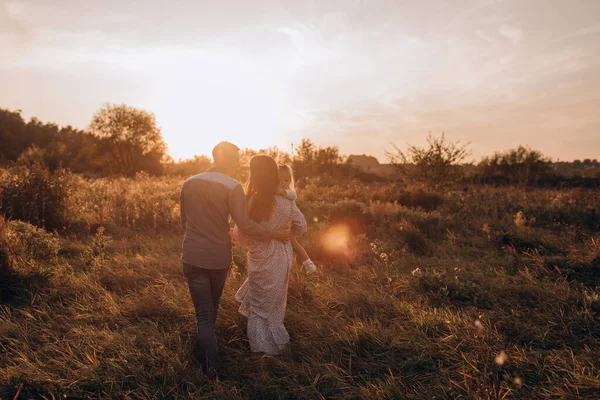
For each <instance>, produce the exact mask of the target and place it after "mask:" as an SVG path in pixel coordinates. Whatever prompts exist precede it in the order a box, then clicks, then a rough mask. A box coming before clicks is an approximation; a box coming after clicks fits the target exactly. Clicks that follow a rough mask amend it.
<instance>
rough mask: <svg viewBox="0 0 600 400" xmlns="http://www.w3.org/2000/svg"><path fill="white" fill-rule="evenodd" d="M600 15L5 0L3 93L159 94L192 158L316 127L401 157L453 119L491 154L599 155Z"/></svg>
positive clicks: (76, 118)
mask: <svg viewBox="0 0 600 400" xmlns="http://www.w3.org/2000/svg"><path fill="white" fill-rule="evenodd" d="M599 16H600V2H598V1H586V0H577V1H574V2H569V3H566V2H564V1H562V0H551V1H546V0H531V1H526V2H524V1H517V0H504V1H500V0H497V1H494V0H455V1H452V2H447V1H441V0H429V1H425V2H417V3H415V2H393V1H374V2H358V1H356V2H326V1H324V2H311V3H306V2H296V1H284V2H275V1H270V0H261V1H257V2H248V3H245V2H235V1H224V2H217V3H215V2H206V1H198V2H196V1H180V2H177V3H176V4H173V5H171V6H169V7H164V5H163V4H161V3H159V2H141V1H135V0H134V1H129V2H127V4H123V3H122V2H117V1H115V0H109V1H99V0H92V1H89V2H73V1H67V0H61V1H49V0H37V1H33V0H10V1H7V0H0V48H2V63H1V64H0V106H1V107H6V108H10V109H21V110H23V115H24V116H25V117H26V118H29V117H32V116H35V117H37V118H39V119H41V120H43V121H55V122H56V123H58V124H60V125H73V126H76V127H79V128H85V127H86V126H87V125H88V124H89V122H90V119H91V117H92V115H93V113H94V112H95V111H96V110H97V109H99V108H100V107H101V106H102V105H103V104H104V103H107V102H109V103H117V104H120V103H125V104H127V105H130V106H133V107H138V108H143V109H146V110H148V111H151V112H153V113H155V115H156V118H157V121H158V123H159V124H160V126H161V128H162V132H163V136H164V138H165V141H166V143H167V144H168V146H169V154H170V155H172V156H173V157H174V158H175V159H178V158H188V157H191V156H193V155H194V154H203V153H204V154H206V153H208V152H209V151H210V148H211V147H212V146H213V145H214V144H215V143H216V142H218V141H219V140H231V141H234V142H236V143H237V144H238V145H240V146H241V147H253V148H257V147H267V146H270V145H275V146H278V147H280V148H283V149H285V150H289V149H290V146H291V144H292V143H298V141H299V140H300V139H301V138H302V137H308V138H311V139H313V140H314V141H315V143H317V144H318V145H323V146H328V145H338V146H339V147H340V151H341V152H342V153H343V154H353V153H354V154H362V153H367V154H372V155H375V156H377V157H378V158H379V159H380V161H385V157H384V151H385V149H386V148H388V147H389V145H390V142H392V143H396V144H398V145H401V146H403V145H405V144H406V143H412V144H416V145H420V144H423V143H424V142H425V137H426V135H427V134H428V133H429V132H433V133H436V134H439V133H441V132H442V131H443V132H445V133H446V135H447V137H448V138H449V139H451V140H462V141H464V142H471V148H472V150H473V158H474V159H478V158H479V157H481V156H484V155H488V154H490V153H491V152H493V151H497V150H503V149H509V148H514V147H516V146H518V145H520V144H523V145H533V146H535V147H537V148H538V149H539V150H541V151H542V152H543V153H544V154H547V155H548V156H550V157H553V158H561V159H563V160H566V159H574V158H580V159H584V158H596V157H597V155H596V154H594V151H593V149H597V148H599V147H600V136H599V135H598V128H599V127H600V116H599V114H598V113H597V112H596V111H595V110H597V109H599V108H600V95H599V93H600V78H599V77H600V73H599V72H600V58H599V56H598V54H600V17H599ZM542 139H543V140H542Z"/></svg>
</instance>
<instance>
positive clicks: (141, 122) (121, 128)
mask: <svg viewBox="0 0 600 400" xmlns="http://www.w3.org/2000/svg"><path fill="white" fill-rule="evenodd" d="M89 130H90V132H91V133H92V134H93V135H94V136H96V137H98V138H100V139H102V140H103V144H104V147H105V150H107V151H108V152H110V154H111V155H112V157H113V159H114V161H115V162H116V163H115V165H116V166H117V172H120V173H123V174H126V175H134V174H135V173H136V172H139V171H143V170H144V171H147V172H150V173H154V174H159V173H161V171H162V166H161V161H162V159H163V157H164V156H165V154H166V150H167V146H166V144H165V142H164V141H163V139H162V135H161V131H160V128H159V127H158V126H157V124H156V118H155V117H154V114H152V113H150V112H148V111H145V110H140V109H137V108H134V107H129V106H126V105H124V104H120V105H112V104H106V105H105V106H104V107H102V108H101V109H100V110H98V111H97V112H96V114H94V116H93V117H92V121H91V122H90V126H89Z"/></svg>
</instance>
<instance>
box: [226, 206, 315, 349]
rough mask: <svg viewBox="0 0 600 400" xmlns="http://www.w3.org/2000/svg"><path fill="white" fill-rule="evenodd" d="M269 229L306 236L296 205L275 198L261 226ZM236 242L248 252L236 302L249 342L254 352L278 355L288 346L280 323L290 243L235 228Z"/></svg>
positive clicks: (287, 337)
mask: <svg viewBox="0 0 600 400" xmlns="http://www.w3.org/2000/svg"><path fill="white" fill-rule="evenodd" d="M261 225H264V226H266V227H268V228H270V229H279V228H282V227H289V228H290V229H291V231H292V234H293V235H294V236H300V235H302V234H304V233H305V232H306V219H305V218H304V215H302V213H301V212H300V210H299V209H298V207H297V206H296V203H294V202H293V201H291V200H288V199H286V198H283V197H280V196H277V197H276V202H275V207H274V210H273V214H272V215H271V218H269V220H268V221H265V222H263V223H261ZM234 237H235V239H236V240H237V242H238V243H239V244H240V245H242V246H244V247H247V248H248V263H247V268H248V278H247V279H246V281H245V282H244V284H243V285H242V286H241V287H240V289H239V290H238V291H237V293H236V295H235V298H236V300H237V301H239V302H240V303H241V305H240V308H239V312H240V313H241V314H243V315H245V316H246V317H248V339H249V340H250V348H251V350H252V351H253V352H261V353H267V354H281V353H282V352H283V351H285V349H286V348H287V346H288V345H289V342H290V336H289V335H288V332H287V330H286V329H285V326H284V325H283V320H284V318H285V309H286V303H287V290H288V280H289V273H290V269H291V266H292V259H293V255H294V251H293V249H292V245H291V243H289V242H288V243H285V244H284V243H281V242H279V241H277V240H274V239H271V240H264V239H261V238H256V237H251V236H248V235H245V234H244V233H243V232H241V231H240V230H239V229H237V227H236V228H235V230H234Z"/></svg>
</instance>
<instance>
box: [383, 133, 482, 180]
mask: <svg viewBox="0 0 600 400" xmlns="http://www.w3.org/2000/svg"><path fill="white" fill-rule="evenodd" d="M427 143H428V145H429V147H427V148H425V147H416V146H413V145H409V146H408V149H407V150H405V151H403V150H401V149H399V148H398V147H396V146H394V149H395V152H388V151H386V155H387V156H388V158H389V159H390V162H391V164H392V165H394V167H396V170H397V171H398V173H399V174H400V176H401V177H402V178H404V179H406V180H409V181H414V182H415V183H417V184H421V185H424V186H425V187H426V188H428V189H438V190H447V189H450V188H452V187H453V186H454V185H456V183H457V182H458V180H459V179H460V175H461V172H462V171H461V169H460V166H459V164H460V162H461V161H463V160H464V159H465V158H466V157H468V156H469V155H470V154H471V152H470V151H469V150H468V149H467V147H466V145H461V144H460V142H448V141H446V137H445V135H444V134H442V136H440V137H434V136H431V135H429V136H428V137H427Z"/></svg>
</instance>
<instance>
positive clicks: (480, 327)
mask: <svg viewBox="0 0 600 400" xmlns="http://www.w3.org/2000/svg"><path fill="white" fill-rule="evenodd" d="M475 326H476V327H477V329H479V330H481V329H483V324H482V323H481V320H479V319H476V320H475Z"/></svg>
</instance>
